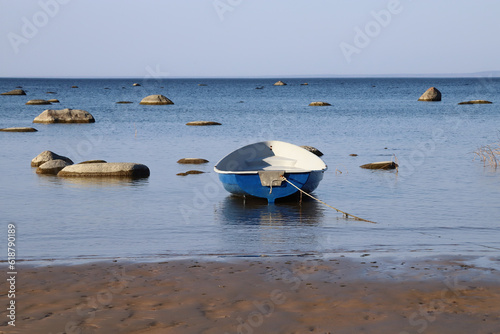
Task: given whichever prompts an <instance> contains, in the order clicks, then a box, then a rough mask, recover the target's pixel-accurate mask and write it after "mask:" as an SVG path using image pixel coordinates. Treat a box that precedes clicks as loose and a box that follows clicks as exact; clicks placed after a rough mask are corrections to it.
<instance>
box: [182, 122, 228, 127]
mask: <svg viewBox="0 0 500 334" xmlns="http://www.w3.org/2000/svg"><path fill="white" fill-rule="evenodd" d="M186 125H193V126H205V125H222V124H221V123H217V122H210V121H194V122H189V123H186Z"/></svg>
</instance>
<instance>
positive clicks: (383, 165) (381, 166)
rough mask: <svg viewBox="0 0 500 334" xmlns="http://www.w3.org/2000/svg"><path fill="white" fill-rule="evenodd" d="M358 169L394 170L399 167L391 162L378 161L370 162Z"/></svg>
mask: <svg viewBox="0 0 500 334" xmlns="http://www.w3.org/2000/svg"><path fill="white" fill-rule="evenodd" d="M359 167H361V168H365V169H395V168H397V167H399V166H398V164H397V163H395V162H393V161H380V162H372V163H369V164H365V165H362V166H359Z"/></svg>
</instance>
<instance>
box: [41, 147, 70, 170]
mask: <svg viewBox="0 0 500 334" xmlns="http://www.w3.org/2000/svg"><path fill="white" fill-rule="evenodd" d="M50 160H63V161H66V162H67V163H68V164H70V165H71V164H73V161H71V159H70V158H67V157H64V156H62V155H59V154H56V153H54V152H52V151H43V152H42V153H40V154H39V155H37V156H36V157H34V158H33V160H31V167H38V166H40V165H42V164H44V163H46V162H47V161H50Z"/></svg>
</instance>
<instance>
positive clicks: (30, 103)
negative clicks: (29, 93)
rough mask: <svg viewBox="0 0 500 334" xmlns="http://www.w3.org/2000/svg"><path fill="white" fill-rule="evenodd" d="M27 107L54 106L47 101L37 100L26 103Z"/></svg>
mask: <svg viewBox="0 0 500 334" xmlns="http://www.w3.org/2000/svg"><path fill="white" fill-rule="evenodd" d="M26 104H27V105H40V104H52V103H50V102H49V101H47V100H41V99H36V100H29V101H28V102H26Z"/></svg>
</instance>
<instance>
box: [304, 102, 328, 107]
mask: <svg viewBox="0 0 500 334" xmlns="http://www.w3.org/2000/svg"><path fill="white" fill-rule="evenodd" d="M309 106H312V107H325V106H331V104H330V103H328V102H321V101H316V102H311V103H309Z"/></svg>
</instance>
